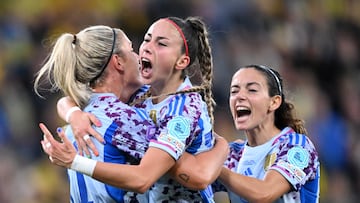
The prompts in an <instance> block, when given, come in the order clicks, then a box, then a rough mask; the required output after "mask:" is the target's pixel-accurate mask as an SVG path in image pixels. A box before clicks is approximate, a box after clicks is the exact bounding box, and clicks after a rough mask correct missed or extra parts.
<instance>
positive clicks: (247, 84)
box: [230, 82, 260, 88]
mask: <svg viewBox="0 0 360 203" xmlns="http://www.w3.org/2000/svg"><path fill="white" fill-rule="evenodd" d="M251 85H256V86H260V83H258V82H248V83H246V85H245V86H246V88H248V87H249V86H251ZM230 88H240V85H238V84H236V85H231V86H230Z"/></svg>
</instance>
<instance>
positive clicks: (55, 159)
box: [39, 123, 76, 168]
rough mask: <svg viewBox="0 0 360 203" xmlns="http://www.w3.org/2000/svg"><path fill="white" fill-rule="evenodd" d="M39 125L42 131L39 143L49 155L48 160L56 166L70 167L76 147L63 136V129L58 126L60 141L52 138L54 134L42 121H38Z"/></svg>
mask: <svg viewBox="0 0 360 203" xmlns="http://www.w3.org/2000/svg"><path fill="white" fill-rule="evenodd" d="M39 127H40V129H41V131H42V132H43V133H44V138H43V140H41V145H42V148H43V150H44V151H45V153H46V154H48V155H49V159H50V161H51V162H52V163H54V164H56V165H58V166H62V167H66V168H70V166H71V164H72V162H73V160H74V158H75V155H76V149H75V147H74V146H73V145H72V144H71V142H70V140H69V139H68V138H67V137H66V136H65V133H64V130H62V129H61V128H58V135H59V137H60V138H61V140H62V141H63V142H62V143H61V142H58V141H57V140H55V139H54V136H53V135H52V134H51V133H50V131H49V130H48V128H47V127H46V126H45V125H44V124H43V123H40V124H39Z"/></svg>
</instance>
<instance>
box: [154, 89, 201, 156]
mask: <svg viewBox="0 0 360 203" xmlns="http://www.w3.org/2000/svg"><path fill="white" fill-rule="evenodd" d="M201 113H202V99H201V95H200V94H198V93H187V94H178V95H175V96H174V97H173V98H172V99H171V100H170V102H169V103H168V105H167V106H165V107H163V108H162V110H161V118H160V119H159V120H158V121H159V123H158V132H157V133H156V134H157V136H156V138H155V139H152V140H151V141H150V144H149V147H156V148H160V149H162V150H164V151H166V152H167V153H169V154H170V155H171V156H172V157H173V158H174V159H175V160H177V159H179V157H180V156H181V155H182V154H183V152H184V151H185V149H186V148H187V147H189V146H190V145H191V144H192V143H193V141H194V140H195V139H196V138H197V136H199V135H200V131H201V125H202V124H201V122H202V120H201V119H200V117H201Z"/></svg>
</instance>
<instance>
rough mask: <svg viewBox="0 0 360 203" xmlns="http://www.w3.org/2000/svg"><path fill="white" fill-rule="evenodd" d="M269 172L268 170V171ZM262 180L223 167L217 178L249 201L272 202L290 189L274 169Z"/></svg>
mask: <svg viewBox="0 0 360 203" xmlns="http://www.w3.org/2000/svg"><path fill="white" fill-rule="evenodd" d="M268 173H269V172H268ZM270 173H271V175H267V176H268V177H269V178H265V179H264V180H261V179H257V178H253V177H248V176H245V175H241V174H237V173H235V172H232V171H231V170H229V169H228V168H225V167H223V169H222V170H221V173H220V176H219V178H218V179H219V180H220V182H221V183H222V184H224V186H226V187H227V188H228V189H229V190H231V191H232V192H234V193H236V194H237V195H239V196H241V197H243V198H245V199H246V200H248V201H250V202H274V201H275V200H276V199H278V198H279V197H280V196H281V195H283V194H285V193H286V192H288V191H289V190H290V184H289V183H288V182H287V181H286V179H285V178H284V177H282V176H281V175H280V174H279V173H277V172H275V171H271V172H270Z"/></svg>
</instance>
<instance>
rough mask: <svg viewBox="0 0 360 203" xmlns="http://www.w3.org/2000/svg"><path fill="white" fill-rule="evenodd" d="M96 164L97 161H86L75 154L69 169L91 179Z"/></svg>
mask: <svg viewBox="0 0 360 203" xmlns="http://www.w3.org/2000/svg"><path fill="white" fill-rule="evenodd" d="M96 162H97V161H95V160H93V159H88V158H85V157H83V156H80V155H78V154H77V155H76V156H75V158H74V160H73V162H72V164H71V166H70V169H72V170H74V171H77V172H80V173H82V174H85V175H88V176H90V177H92V175H93V173H94V170H95V166H96Z"/></svg>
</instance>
